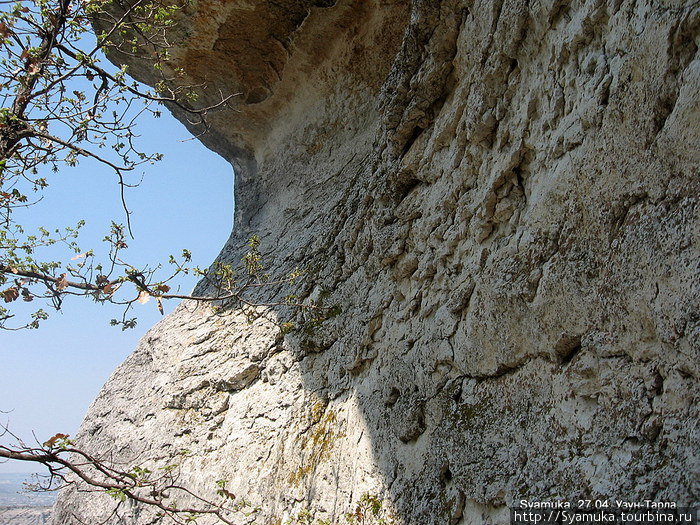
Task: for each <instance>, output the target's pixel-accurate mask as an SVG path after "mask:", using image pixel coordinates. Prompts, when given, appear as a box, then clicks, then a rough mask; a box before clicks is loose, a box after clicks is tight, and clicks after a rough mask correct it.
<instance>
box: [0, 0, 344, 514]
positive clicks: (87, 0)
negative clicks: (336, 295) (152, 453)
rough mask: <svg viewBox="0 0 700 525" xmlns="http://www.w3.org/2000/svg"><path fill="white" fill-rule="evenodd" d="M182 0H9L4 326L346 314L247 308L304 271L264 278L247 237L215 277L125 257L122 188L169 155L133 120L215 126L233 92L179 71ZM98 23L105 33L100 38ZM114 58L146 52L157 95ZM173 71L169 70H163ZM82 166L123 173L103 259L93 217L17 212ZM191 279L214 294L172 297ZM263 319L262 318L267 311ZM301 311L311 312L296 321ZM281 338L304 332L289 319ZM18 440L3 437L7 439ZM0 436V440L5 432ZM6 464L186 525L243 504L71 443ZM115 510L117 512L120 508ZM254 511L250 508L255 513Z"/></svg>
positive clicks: (4, 15) (59, 437)
mask: <svg viewBox="0 0 700 525" xmlns="http://www.w3.org/2000/svg"><path fill="white" fill-rule="evenodd" d="M184 1H186V0H128V1H124V0H17V1H13V2H7V1H4V0H0V6H2V8H3V10H2V12H0V100H2V108H1V109H0V303H1V304H2V306H0V329H21V328H37V327H38V326H39V324H40V322H41V321H42V320H44V319H46V318H47V316H48V313H47V309H48V310H50V309H51V308H53V309H60V308H61V304H62V303H63V301H64V300H65V299H66V298H67V297H69V296H82V297H84V298H87V299H91V300H94V301H96V302H98V303H105V302H108V303H114V304H119V305H122V306H123V307H124V310H123V315H122V317H121V318H120V319H113V320H112V324H113V325H118V326H121V327H122V328H130V327H133V326H134V325H135V324H136V318H135V317H131V316H130V313H131V310H132V308H134V307H135V306H136V305H138V304H145V303H148V302H151V303H155V304H156V306H157V308H159V309H160V311H161V313H162V312H163V306H162V304H163V301H164V300H167V299H188V300H194V301H198V302H207V303H211V304H213V306H214V307H215V308H225V307H227V306H229V305H232V304H235V305H237V306H238V307H239V308H241V309H242V310H243V311H245V312H247V313H248V314H249V315H250V316H251V317H255V316H258V315H261V313H260V312H261V309H260V307H261V306H264V307H266V308H268V309H269V307H277V306H279V307H284V308H286V309H287V311H288V312H289V313H290V317H292V318H294V317H295V316H296V318H297V320H298V319H300V318H301V320H302V321H308V322H309V325H310V326H314V327H315V326H317V325H318V324H319V323H320V322H322V321H323V320H324V319H326V318H327V317H329V316H332V315H335V314H337V313H338V309H337V308H327V307H324V306H323V305H322V304H321V301H320V300H317V301H310V300H302V299H300V298H299V297H298V296H297V295H296V294H293V293H292V294H288V295H286V296H284V297H283V298H282V299H280V300H271V301H267V302H265V303H262V304H261V303H259V302H256V301H255V300H253V299H251V297H253V296H256V294H254V293H252V292H255V290H258V289H259V288H261V287H271V288H272V289H274V290H277V289H281V288H283V287H284V286H286V285H289V284H292V283H295V282H296V281H297V280H298V279H299V278H300V277H301V276H302V274H303V272H301V271H299V270H293V271H291V272H289V273H287V274H285V275H282V276H271V275H269V274H268V273H267V270H266V264H265V261H264V258H263V255H262V253H261V251H260V240H259V239H258V238H257V237H255V236H254V237H253V238H251V239H250V241H249V243H248V246H247V248H246V249H245V255H244V256H243V258H242V260H241V264H240V266H236V265H231V264H228V263H225V262H217V263H215V264H214V265H212V266H211V267H210V268H207V269H199V268H197V267H192V266H190V263H191V254H190V253H189V251H187V250H183V251H182V252H181V253H180V254H179V255H178V256H170V257H169V259H168V260H167V262H165V263H163V264H150V265H147V266H137V265H134V264H131V263H130V262H129V261H128V259H127V257H126V256H125V252H126V250H127V248H128V244H129V241H130V236H131V226H130V220H129V210H128V207H127V203H126V200H125V196H124V189H125V188H128V187H130V186H135V185H138V182H139V181H138V180H134V178H133V174H134V172H135V171H136V170H137V168H139V167H140V166H142V165H148V164H151V163H153V162H156V161H158V160H159V159H160V157H161V155H160V154H158V153H147V152H144V151H141V149H140V148H139V145H138V142H137V134H136V133H135V131H134V125H135V123H136V122H137V120H138V118H139V116H141V115H143V114H144V113H145V112H150V113H152V114H153V115H154V116H159V114H160V113H159V112H160V109H159V108H160V105H162V104H165V105H168V106H170V107H174V108H177V109H178V112H179V113H180V114H183V113H184V114H186V115H190V117H191V119H192V123H194V124H198V125H202V127H203V128H204V129H205V130H206V116H207V114H208V113H209V112H211V111H214V110H217V109H219V108H222V107H225V106H226V104H227V102H228V101H229V99H230V98H231V96H232V95H229V96H224V95H221V97H220V100H218V102H217V103H215V104H214V105H210V106H202V105H198V98H199V97H198V93H199V92H200V91H201V90H202V89H204V88H205V86H202V85H198V86H197V85H187V84H186V83H184V82H183V80H182V78H184V75H183V72H182V71H181V70H178V69H177V68H175V67H172V66H171V65H170V64H169V63H168V60H169V56H170V52H171V49H172V47H173V43H172V42H170V41H169V35H170V34H172V29H173V26H174V25H176V24H177V20H178V18H179V17H180V14H181V11H182V10H183V9H185V8H186V4H184V3H182V2H184ZM91 28H97V29H96V32H97V34H96V38H95V36H93V35H92V31H91ZM105 53H108V54H109V53H114V54H117V55H118V54H121V55H123V56H125V57H133V56H138V57H139V59H140V60H145V61H146V62H147V63H149V64H150V67H152V68H153V71H154V72H155V73H156V74H157V75H160V80H159V81H158V82H157V83H156V84H155V88H154V89H153V90H149V89H147V88H144V87H143V86H142V85H140V84H138V83H137V82H135V81H133V80H131V79H129V77H128V76H127V73H128V69H127V68H126V67H121V68H116V67H114V66H111V65H109V63H107V62H106V61H105ZM166 72H167V73H166ZM85 159H92V161H95V162H97V163H99V164H101V165H102V166H103V167H104V168H105V169H106V170H107V171H108V172H109V173H111V174H113V176H114V177H115V178H116V180H117V182H118V184H119V187H120V189H121V202H122V206H123V209H124V212H125V217H126V226H124V225H121V224H118V223H116V222H113V223H112V226H111V229H110V231H109V232H108V233H107V235H106V236H105V238H104V241H105V243H106V245H107V248H108V249H107V252H108V254H107V256H106V257H105V258H104V260H98V257H97V255H96V253H95V251H94V250H91V249H90V250H83V249H81V247H80V246H79V244H78V240H79V239H78V237H79V233H80V230H81V228H82V227H83V225H84V222H83V221H81V222H79V223H78V224H77V225H75V226H73V227H65V228H63V229H61V228H56V227H55V226H52V227H51V228H40V229H39V230H38V231H37V232H27V231H25V228H24V227H23V226H22V224H20V223H19V222H18V221H17V220H16V219H15V217H16V213H17V210H18V208H23V207H29V206H32V205H34V204H36V203H37V202H38V201H39V200H40V199H41V194H42V191H44V190H45V188H47V186H49V185H50V184H52V183H53V181H52V173H55V172H57V171H59V170H61V169H62V168H63V167H66V166H68V167H70V166H75V165H76V164H78V163H79V162H81V161H82V160H85ZM50 247H54V248H55V247H63V248H64V251H65V252H66V253H69V254H70V255H71V256H72V258H71V261H70V263H66V262H65V259H66V258H65V257H63V258H58V259H55V258H53V257H46V256H44V255H43V253H45V252H43V250H46V249H48V248H50ZM183 274H194V275H196V276H198V277H201V278H202V280H203V281H204V283H205V284H206V285H207V286H202V287H201V289H206V290H208V291H210V292H211V293H210V294H209V295H196V296H195V295H186V294H180V293H176V292H175V291H173V289H175V290H176V288H174V287H175V284H174V283H175V280H176V279H177V278H178V277H179V276H182V275H183ZM19 303H33V304H38V305H39V306H38V307H37V308H36V309H35V310H34V311H33V313H31V314H29V318H28V319H25V320H19V321H18V320H17V319H16V314H15V309H14V307H15V306H16V305H17V304H19ZM263 310H264V309H263ZM300 316H301V317H300ZM280 324H281V328H282V329H283V330H284V331H289V330H291V329H294V328H295V326H296V325H295V324H293V323H292V322H291V321H285V322H284V323H280ZM8 432H9V431H8V430H7V428H5V433H8ZM0 435H2V433H1V432H0ZM0 458H5V459H11V460H17V461H28V462H35V463H40V464H43V465H45V466H46V467H47V468H48V470H49V481H48V484H47V485H38V486H37V487H36V488H38V489H40V490H41V489H44V490H46V489H52V488H53V487H54V486H55V482H56V481H59V482H62V483H81V484H82V485H81V486H82V487H83V489H81V490H84V489H85V487H87V489H88V490H98V491H103V492H106V493H107V494H109V495H111V496H112V497H114V498H115V500H116V501H117V502H118V503H123V502H124V501H127V500H128V501H130V502H136V503H138V504H143V505H148V506H150V507H152V508H155V509H157V510H158V512H160V513H161V515H162V516H163V517H168V518H170V519H171V521H174V522H176V523H187V522H191V521H194V520H196V518H197V517H198V516H202V515H209V516H216V517H217V518H219V519H220V520H221V521H223V522H224V523H232V522H231V521H230V519H231V518H230V516H231V515H232V514H231V513H234V514H235V513H236V512H241V511H242V509H243V508H244V507H245V505H242V504H241V502H237V503H235V504H234V503H232V500H233V499H234V496H233V494H231V493H230V492H229V491H228V490H227V489H226V483H225V482H224V481H222V482H221V483H220V484H219V485H218V489H217V490H216V492H215V494H216V495H217V497H218V498H219V499H217V500H212V499H207V498H204V497H202V496H200V495H198V494H196V493H194V492H193V491H191V490H190V489H188V488H187V487H184V486H182V485H180V484H179V483H178V482H177V479H176V476H175V472H176V471H177V468H176V467H177V465H175V466H172V468H164V469H161V470H159V471H158V472H154V471H151V470H149V469H148V468H147V467H145V466H143V465H137V466H133V467H131V468H122V467H117V466H115V465H114V464H112V463H110V462H108V461H104V460H101V459H100V458H96V457H94V456H92V455H91V454H90V453H88V452H87V451H85V450H83V449H81V448H80V447H79V446H77V445H76V443H75V442H74V441H72V440H70V439H69V438H68V436H67V435H65V434H56V435H55V436H54V437H53V438H51V439H49V440H47V441H46V442H44V443H43V444H38V445H37V446H26V445H25V444H23V443H22V442H20V441H18V443H17V444H16V446H5V445H1V446H0ZM175 494H181V495H184V497H185V499H187V500H188V501H191V502H192V504H191V505H189V504H188V505H180V504H177V503H176V502H175V501H174V499H173V498H174V495H175ZM117 507H119V505H117ZM249 510H250V509H249Z"/></svg>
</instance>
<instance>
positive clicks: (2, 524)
mask: <svg viewBox="0 0 700 525" xmlns="http://www.w3.org/2000/svg"><path fill="white" fill-rule="evenodd" d="M35 481H36V479H35V478H33V476H32V474H26V473H24V474H0V525H46V524H48V523H49V519H50V517H51V507H52V506H53V504H54V501H55V500H56V495H57V493H56V492H38V493H36V492H28V491H27V490H26V487H25V485H24V483H25V482H27V483H32V482H35Z"/></svg>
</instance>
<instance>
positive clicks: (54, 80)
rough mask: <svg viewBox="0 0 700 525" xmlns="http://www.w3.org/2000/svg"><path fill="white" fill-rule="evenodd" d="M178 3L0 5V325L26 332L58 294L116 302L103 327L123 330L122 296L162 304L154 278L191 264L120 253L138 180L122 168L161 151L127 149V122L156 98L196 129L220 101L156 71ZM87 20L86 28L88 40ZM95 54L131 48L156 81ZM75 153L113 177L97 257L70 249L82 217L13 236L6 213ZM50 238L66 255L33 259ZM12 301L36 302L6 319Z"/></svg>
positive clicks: (35, 195)
mask: <svg viewBox="0 0 700 525" xmlns="http://www.w3.org/2000/svg"><path fill="white" fill-rule="evenodd" d="M180 1H181V0H172V1H170V2H168V1H166V2H163V1H160V0H135V1H133V2H128V3H123V2H119V1H116V2H107V1H105V0H18V1H16V2H0V4H1V5H2V6H3V7H4V11H3V12H2V13H0V98H1V99H2V109H0V298H1V299H2V302H3V306H0V328H5V329H12V328H15V329H16V328H25V327H26V328H36V327H38V326H39V323H40V321H42V320H43V319H46V317H47V315H48V313H47V311H46V310H45V309H44V308H45V307H47V306H48V307H49V308H48V309H50V308H55V309H58V308H60V306H61V303H62V301H63V299H64V298H65V297H66V296H68V295H83V296H87V297H90V298H92V299H94V300H96V301H98V302H113V303H117V304H123V305H125V307H126V311H125V314H124V316H123V317H122V319H121V320H116V321H115V322H114V323H113V324H118V325H120V326H122V327H125V328H126V327H131V326H133V325H134V324H135V318H130V317H127V315H126V314H127V313H128V310H129V309H130V307H131V306H132V305H133V304H134V303H137V302H139V301H141V302H144V301H145V300H146V298H147V297H156V298H157V303H158V305H159V307H161V309H162V306H161V302H160V301H161V300H162V299H165V298H169V297H166V292H168V291H169V290H170V286H169V285H167V284H165V282H166V281H170V280H171V279H172V278H173V277H176V276H178V275H180V274H182V273H189V272H191V271H192V272H197V271H198V270H196V269H188V268H187V267H186V264H187V263H188V262H189V254H188V252H186V251H185V252H183V254H182V256H180V257H178V258H174V257H171V258H170V261H169V262H170V265H171V266H170V269H171V270H172V271H171V272H169V273H167V272H166V274H165V276H163V275H162V272H159V271H160V270H161V269H162V267H161V266H159V265H152V266H150V267H140V268H137V267H136V266H134V265H132V264H130V263H129V262H127V261H126V260H125V257H124V252H125V249H126V248H127V247H128V242H127V241H128V237H129V236H130V234H131V225H130V218H129V210H128V208H127V204H126V200H125V197H124V189H125V188H127V187H130V186H134V185H138V182H139V181H138V180H133V174H134V171H135V170H136V169H137V168H138V167H139V166H142V165H144V164H150V163H153V162H156V161H157V160H159V159H160V158H161V155H160V154H158V153H145V152H143V151H141V150H140V149H139V146H138V143H137V140H136V139H137V135H136V132H135V128H134V125H135V123H136V122H137V120H138V118H139V116H141V115H142V114H143V113H144V112H150V113H152V114H153V115H154V116H159V115H160V105H161V104H167V105H170V106H171V107H177V108H178V109H179V110H180V111H181V112H184V113H186V114H189V115H191V117H192V119H193V122H195V123H204V124H205V123H206V115H207V114H208V113H209V112H210V111H213V110H216V109H218V108H221V107H224V106H225V105H226V104H227V102H228V100H229V99H230V96H227V97H225V96H223V95H222V97H221V99H220V100H219V101H218V103H216V104H214V105H212V106H207V107H201V106H197V102H196V101H197V98H198V96H197V93H198V89H201V88H203V87H204V86H192V85H186V84H183V83H182V82H181V81H180V80H179V79H178V77H181V76H182V73H183V72H182V71H181V70H178V69H177V68H168V67H164V64H165V63H166V62H167V60H168V58H169V54H170V52H171V48H172V43H171V42H170V41H169V40H168V31H171V30H172V27H173V25H174V24H176V20H177V17H178V15H179V12H180V11H181V10H182V9H183V8H184V4H182V3H178V2H180ZM91 27H95V28H98V31H97V36H96V39H95V38H94V37H93V36H92V33H91V31H90V28H91ZM105 53H113V54H116V55H124V56H126V57H128V56H131V55H138V56H139V57H140V59H141V60H145V61H146V62H147V63H150V67H152V68H153V70H154V72H155V74H157V75H159V76H160V81H159V82H158V83H157V85H156V89H155V90H148V89H146V88H144V87H143V86H141V85H140V84H138V83H137V82H135V81H133V80H130V79H129V78H128V76H127V74H126V73H127V68H126V67H125V66H124V67H122V68H120V69H117V68H115V67H113V66H110V65H109V64H108V63H106V61H104V55H105ZM166 70H167V71H170V72H171V73H170V74H166V73H165V71H166ZM86 158H89V159H92V160H93V161H96V162H98V163H100V164H102V165H103V166H104V167H105V168H106V169H107V170H108V171H109V172H111V173H113V175H114V176H115V177H116V179H117V181H118V183H119V187H120V189H121V201H122V205H123V208H124V212H125V215H126V227H124V226H121V225H119V224H117V223H114V224H113V225H112V228H111V231H110V232H109V233H108V234H107V235H106V237H105V239H104V240H105V242H106V243H107V245H108V250H107V251H108V255H107V257H106V260H104V261H96V260H95V259H96V257H95V253H94V252H93V251H92V250H86V251H83V250H81V248H80V247H79V245H78V239H77V238H78V233H79V231H80V228H81V227H82V226H83V224H84V223H83V222H80V223H79V224H77V225H76V226H74V227H68V228H64V229H56V228H55V227H52V228H42V229H40V230H39V231H38V232H25V230H24V228H23V227H22V225H21V224H19V223H18V222H17V221H15V219H14V217H15V216H14V214H13V212H15V211H16V210H17V208H20V207H27V206H31V205H33V204H35V203H36V202H37V201H38V200H40V198H41V192H42V191H43V190H44V189H45V188H46V187H47V186H48V185H49V184H50V183H51V173H55V172H57V171H59V170H60V169H61V168H62V167H64V166H75V165H76V164H77V163H78V162H80V161H81V160H84V159H86ZM56 245H63V246H64V247H65V248H66V249H67V250H68V251H69V252H71V254H72V255H74V257H73V261H74V262H71V263H70V264H65V263H64V262H62V261H61V260H54V259H53V258H46V257H44V256H43V255H42V250H44V249H46V248H47V247H49V246H56ZM203 275H205V274H203ZM125 283H130V284H131V285H133V286H132V290H133V293H131V295H130V296H125V295H124V293H125V288H124V287H123V286H122V285H123V284H125ZM119 290H121V292H120V293H121V295H120V293H118V292H119ZM178 297H184V296H178ZM15 301H24V302H34V301H36V302H37V303H42V304H41V306H40V307H39V308H37V309H36V310H35V311H34V312H33V313H32V314H30V318H29V319H27V320H24V321H23V322H19V323H17V322H14V321H15V319H14V317H15V315H14V313H13V312H12V311H11V306H12V305H11V303H14V302H15ZM13 322H14V324H13Z"/></svg>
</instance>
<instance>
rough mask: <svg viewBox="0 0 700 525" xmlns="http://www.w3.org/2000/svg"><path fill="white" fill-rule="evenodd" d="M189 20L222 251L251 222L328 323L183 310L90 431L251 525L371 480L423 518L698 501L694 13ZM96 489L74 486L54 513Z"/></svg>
mask: <svg viewBox="0 0 700 525" xmlns="http://www.w3.org/2000/svg"><path fill="white" fill-rule="evenodd" d="M184 23H185V25H186V27H187V29H188V30H187V32H185V33H183V34H182V35H181V38H182V44H181V46H180V47H179V48H178V50H177V53H176V54H175V56H174V59H173V60H174V62H175V64H176V65H178V66H180V67H183V68H184V69H185V71H186V72H187V75H188V80H191V81H205V82H206V83H207V86H208V87H207V91H206V93H204V97H203V102H202V103H206V102H207V101H209V102H211V101H215V100H216V96H217V95H216V93H217V92H218V90H219V89H221V90H223V92H224V93H232V92H237V93H241V95H240V96H239V97H237V98H236V102H235V110H231V111H225V112H220V113H217V114H216V115H212V116H211V119H210V120H211V125H212V126H211V130H210V132H209V133H207V134H205V135H203V136H202V137H201V140H203V141H204V142H205V144H207V145H208V146H209V147H211V148H212V149H214V150H216V151H218V152H219V153H221V154H222V155H224V156H225V157H226V158H227V159H230V160H231V162H232V163H233V165H234V167H235V169H236V219H235V228H234V232H233V234H232V237H231V239H230V241H229V242H228V244H227V246H226V247H224V249H223V251H222V253H221V255H220V259H221V260H224V261H232V262H236V261H238V259H239V258H240V256H241V245H242V244H243V243H244V241H245V239H247V238H248V237H249V236H250V235H251V234H257V235H259V236H260V237H261V239H262V250H263V252H265V254H266V255H265V258H266V260H267V261H268V264H269V265H270V269H271V270H270V271H271V273H273V274H280V273H283V272H286V271H289V270H291V269H293V268H294V267H295V266H300V267H304V268H309V269H311V270H312V271H311V274H310V280H309V281H308V283H309V284H308V286H307V287H306V288H305V291H304V294H305V297H306V300H308V299H313V298H318V297H319V296H321V295H324V294H326V295H327V297H326V298H325V299H324V300H325V301H327V304H339V305H340V306H341V308H342V312H341V314H340V315H339V316H337V317H335V318H333V319H332V320H330V321H327V322H325V323H324V324H323V325H322V326H321V327H320V328H319V329H317V330H315V331H314V332H312V333H311V334H307V333H292V334H289V335H286V336H282V335H281V334H280V332H279V330H278V329H277V328H276V327H275V326H274V324H272V323H271V322H269V321H267V320H265V319H258V320H257V321H255V322H254V323H252V324H248V323H247V322H246V319H245V316H244V315H243V314H242V313H241V312H240V311H237V310H236V309H227V310H224V311H221V312H214V311H212V310H211V308H209V307H207V306H204V305H195V304H184V305H182V306H180V307H179V308H178V309H177V311H176V312H175V313H173V314H172V315H170V316H168V317H167V318H166V319H164V320H163V321H162V322H161V323H159V324H158V325H157V326H155V327H154V328H153V329H152V330H151V331H150V332H149V333H148V334H147V335H146V336H145V338H144V339H143V340H142V341H141V343H140V344H139V346H138V348H137V349H136V351H135V352H134V353H133V355H132V356H131V357H130V358H128V359H127V361H126V362H125V363H124V364H123V365H122V366H121V367H120V368H119V369H118V370H117V371H116V372H115V373H114V375H113V376H112V378H111V379H110V380H109V382H108V383H107V384H106V385H105V388H104V389H103V391H102V393H101V394H100V396H99V397H98V399H97V400H96V401H95V402H94V403H93V405H92V407H91V408H90V411H89V413H88V415H87V417H86V420H85V422H84V424H83V427H82V430H81V436H80V439H81V440H82V442H83V443H85V444H86V446H89V447H90V448H92V449H93V450H95V451H97V452H102V453H107V451H112V452H113V453H115V454H116V455H117V456H116V457H118V458H121V459H122V460H123V461H125V462H134V461H136V460H137V459H138V458H151V460H152V461H153V462H154V463H155V464H164V463H167V462H171V461H173V460H172V458H173V457H177V453H178V451H180V450H181V449H189V450H190V451H191V455H190V456H188V457H185V458H184V459H181V460H179V461H181V462H182V472H183V480H184V481H185V482H187V483H188V484H191V485H192V486H193V487H194V488H196V489H198V490H201V491H204V492H206V491H207V490H211V487H212V486H213V484H214V482H215V480H219V479H227V480H230V483H229V488H230V490H231V491H233V492H234V493H236V494H238V495H239V496H245V497H246V498H247V499H248V500H250V501H251V502H252V503H254V504H256V505H260V506H261V508H262V510H261V511H260V513H258V515H257V520H258V521H257V523H264V524H279V523H281V522H283V520H284V519H286V518H288V517H290V516H294V515H296V514H297V513H298V512H299V511H302V510H304V509H308V510H309V511H310V512H311V514H312V515H313V516H314V517H315V518H316V519H329V520H331V521H332V522H333V523H341V521H342V520H341V516H342V513H343V512H346V511H348V510H349V509H351V508H353V506H354V504H355V503H356V502H357V500H358V499H359V497H360V496H361V495H362V494H363V493H370V494H374V495H377V496H378V497H379V498H381V499H382V500H383V512H385V513H387V514H393V515H394V517H395V519H396V522H397V523H400V524H415V525H430V524H435V525H444V524H452V525H455V524H472V523H475V524H476V523H479V524H480V523H503V522H506V521H507V520H508V510H507V507H508V506H509V505H511V504H512V503H513V502H514V501H518V500H519V499H521V498H528V499H536V500H542V499H555V498H563V499H568V500H576V499H579V498H621V499H625V500H632V501H634V500H643V499H654V500H664V501H675V502H677V503H678V504H682V505H687V504H691V503H695V504H698V502H699V500H700V498H699V496H698V489H699V486H698V480H699V475H698V472H699V470H700V464H699V461H698V457H697V451H698V450H700V443H699V441H700V439H699V435H698V429H697V421H698V403H697V402H698V394H699V389H698V365H699V363H700V359H698V357H699V356H698V351H699V349H700V343H699V341H700V324H699V314H698V310H699V308H698V306H699V301H698V298H699V297H700V271H699V263H700V251H699V250H698V241H699V233H700V228H698V224H699V221H698V219H699V217H698V211H699V210H698V196H699V195H700V177H699V175H700V173H699V171H700V169H699V166H700V96H699V95H698V93H700V60H698V44H699V39H700V6H699V5H698V3H697V2H691V1H682V0H665V1H663V2H662V1H656V0H442V1H436V0H413V1H408V0H354V1H353V0H337V1H332V0H331V1H318V0H317V1H312V0H299V1H296V2H295V1H282V0H280V1H275V2H273V1H260V2H250V1H246V0H229V1H226V2H223V1H222V0H199V1H198V2H197V3H196V4H195V5H194V7H193V8H192V9H191V10H190V11H188V13H187V19H186V20H185V21H184ZM132 65H133V68H132V71H134V72H136V74H137V75H139V76H141V78H143V79H145V80H149V79H151V80H152V76H150V73H149V71H148V68H146V67H145V66H139V64H137V63H135V64H132ZM139 67H140V69H139ZM175 113H176V115H177V111H176V112H175ZM179 116H180V117H183V116H182V115H179ZM197 176H200V175H199V174H197ZM202 176H203V175H202ZM268 293H269V292H268ZM268 297H269V296H268ZM267 314H268V316H273V317H274V316H281V315H282V313H281V312H280V311H277V310H275V309H274V308H270V309H269V311H268V312H267ZM280 318H281V317H280ZM108 503H109V500H108V499H104V500H103V499H100V498H98V497H96V496H95V495H89V496H84V495H81V494H79V493H75V492H73V493H71V492H66V493H64V494H63V495H62V497H61V499H60V501H59V504H58V506H57V509H56V518H55V521H54V523H71V521H70V520H71V519H73V518H72V517H71V513H73V514H75V515H76V516H79V517H80V519H82V520H83V521H84V522H87V523H97V522H98V521H97V520H98V518H100V517H101V518H104V517H106V516H107V515H108V514H106V512H108V511H107V510H106V506H107V504H108ZM113 519H114V520H115V521H114V522H115V523H116V522H117V521H116V518H113ZM149 519H151V518H149V512H148V511H147V510H146V509H141V508H138V507H129V508H124V509H122V518H120V520H122V521H118V522H119V523H130V524H131V523H133V524H136V523H138V524H142V523H150V521H149ZM242 522H245V521H242Z"/></svg>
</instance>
